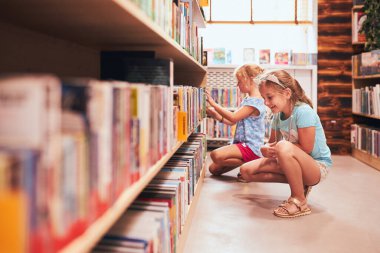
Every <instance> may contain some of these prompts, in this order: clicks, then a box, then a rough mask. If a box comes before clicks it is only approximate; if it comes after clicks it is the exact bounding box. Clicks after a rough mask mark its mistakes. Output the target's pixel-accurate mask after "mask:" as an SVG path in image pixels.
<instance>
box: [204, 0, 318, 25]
mask: <svg viewBox="0 0 380 253" xmlns="http://www.w3.org/2000/svg"><path fill="white" fill-rule="evenodd" d="M312 1H313V0H209V7H204V10H205V14H206V20H207V22H208V23H221V24H233V23H238V24H241V23H250V24H311V23H312V9H311V8H312Z"/></svg>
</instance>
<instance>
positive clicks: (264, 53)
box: [259, 49, 270, 64]
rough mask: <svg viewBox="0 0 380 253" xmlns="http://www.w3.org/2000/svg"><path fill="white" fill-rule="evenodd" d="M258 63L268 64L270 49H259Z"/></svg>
mask: <svg viewBox="0 0 380 253" xmlns="http://www.w3.org/2000/svg"><path fill="white" fill-rule="evenodd" d="M259 62H260V64H270V49H261V50H260V52H259Z"/></svg>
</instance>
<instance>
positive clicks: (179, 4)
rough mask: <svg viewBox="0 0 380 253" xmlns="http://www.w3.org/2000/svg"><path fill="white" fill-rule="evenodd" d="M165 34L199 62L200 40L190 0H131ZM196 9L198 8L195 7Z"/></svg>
mask: <svg viewBox="0 0 380 253" xmlns="http://www.w3.org/2000/svg"><path fill="white" fill-rule="evenodd" d="M133 2H134V3H135V4H136V5H137V6H139V7H140V9H141V10H142V11H143V12H144V13H145V14H146V15H147V16H148V17H149V18H150V19H151V20H152V21H153V22H154V23H156V24H157V25H158V26H159V27H161V28H162V30H163V31H164V33H165V34H167V35H168V36H170V37H171V38H172V39H174V40H175V41H177V43H178V44H179V45H180V46H181V47H182V48H184V49H185V50H186V51H188V52H189V53H190V55H192V56H193V57H194V58H195V59H196V60H197V61H198V62H201V58H202V57H201V54H202V45H201V43H202V40H201V37H200V36H199V35H198V25H197V24H196V22H194V20H193V8H195V7H193V1H192V0H190V1H189V0H133ZM197 8H198V7H197Z"/></svg>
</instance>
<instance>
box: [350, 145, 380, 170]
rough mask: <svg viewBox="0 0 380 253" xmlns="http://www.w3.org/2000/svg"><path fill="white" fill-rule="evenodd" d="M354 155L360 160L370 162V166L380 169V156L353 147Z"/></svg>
mask: <svg viewBox="0 0 380 253" xmlns="http://www.w3.org/2000/svg"><path fill="white" fill-rule="evenodd" d="M352 156H353V157H355V158H356V159H358V160H359V161H361V162H363V163H365V164H368V165H369V166H371V167H373V168H375V169H377V170H379V171H380V158H379V157H374V156H373V155H371V154H368V153H367V152H364V151H362V150H359V149H356V148H352Z"/></svg>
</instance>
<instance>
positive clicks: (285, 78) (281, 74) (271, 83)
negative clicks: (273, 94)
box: [258, 70, 313, 108]
mask: <svg viewBox="0 0 380 253" xmlns="http://www.w3.org/2000/svg"><path fill="white" fill-rule="evenodd" d="M271 75H273V76H275V77H276V78H277V80H276V78H273V77H271ZM258 79H260V81H259V82H258V84H259V88H260V86H262V85H265V86H266V87H271V88H274V89H276V90H278V91H279V92H283V90H285V89H286V88H289V89H290V90H291V91H292V95H291V97H290V100H291V101H292V103H293V105H295V104H296V103H299V102H303V103H306V104H308V105H310V106H311V108H313V104H312V102H311V100H310V98H308V97H307V96H306V94H305V91H304V90H303V89H302V87H301V85H300V84H299V82H298V81H297V80H296V79H294V78H293V77H292V76H291V75H290V74H289V73H288V72H286V71H285V70H276V71H271V72H268V73H264V74H263V75H262V76H259V77H258ZM277 81H279V83H277Z"/></svg>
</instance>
